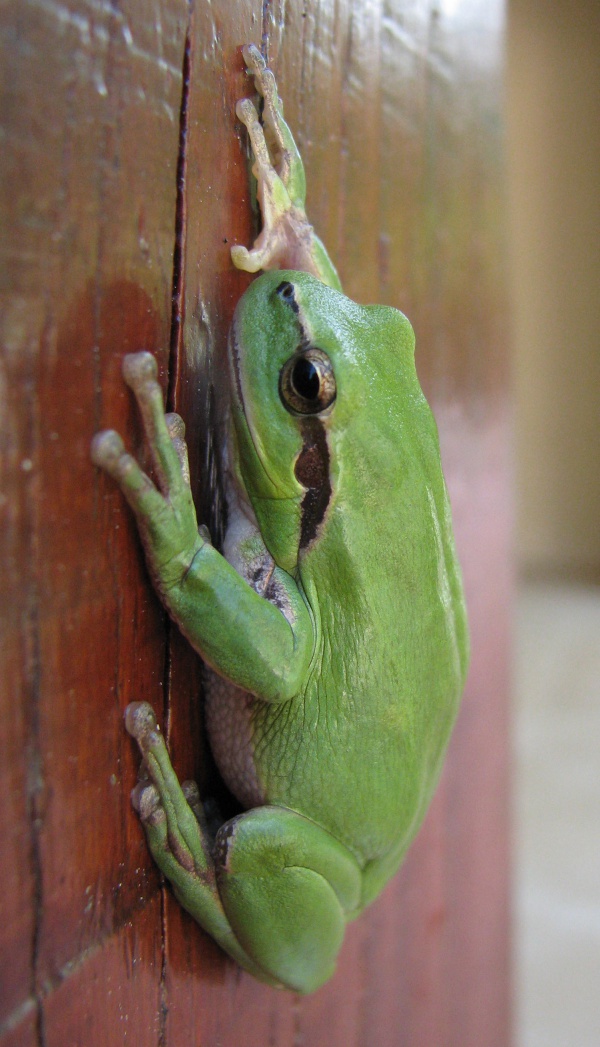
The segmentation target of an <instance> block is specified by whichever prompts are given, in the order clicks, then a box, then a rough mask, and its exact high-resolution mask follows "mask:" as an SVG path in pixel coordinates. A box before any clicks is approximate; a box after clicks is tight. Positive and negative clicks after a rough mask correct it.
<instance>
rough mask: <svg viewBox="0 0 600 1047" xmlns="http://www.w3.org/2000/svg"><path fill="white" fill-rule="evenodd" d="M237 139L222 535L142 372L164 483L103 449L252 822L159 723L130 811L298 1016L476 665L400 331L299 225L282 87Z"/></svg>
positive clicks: (221, 756) (271, 86)
mask: <svg viewBox="0 0 600 1047" xmlns="http://www.w3.org/2000/svg"><path fill="white" fill-rule="evenodd" d="M244 57H245V61H246V64H247V66H248V67H249V70H250V72H251V74H252V76H253V77H254V80H255V83H256V86H257V88H258V90H259V92H260V94H261V95H262V97H263V99H264V113H263V116H262V123H261V122H260V121H259V118H258V115H257V112H256V110H255V108H254V105H253V103H252V102H250V101H249V100H244V101H242V102H240V103H239V104H238V106H237V114H238V117H239V118H240V120H241V121H242V122H243V123H244V124H245V125H246V128H247V130H248V133H249V136H250V141H251V144H252V150H253V154H254V168H253V170H254V174H255V176H256V179H257V189H258V199H259V202H260V205H261V210H262V216H263V230H262V232H261V233H260V235H259V237H258V239H257V241H256V244H255V246H254V247H253V249H251V250H247V249H246V248H244V247H241V246H236V247H234V248H233V249H232V256H233V261H234V263H235V264H236V266H238V267H240V268H242V269H247V270H249V271H251V272H256V271H258V270H259V269H262V270H268V271H265V272H264V273H263V275H261V276H259V277H258V278H257V279H256V280H255V281H254V282H253V283H252V284H251V285H250V287H249V288H248V290H247V291H246V293H245V294H244V296H243V297H242V299H241V301H240V302H239V304H238V306H237V309H236V312H235V316H234V320H233V325H232V329H231V334H230V338H229V372H230V394H229V395H230V405H229V427H228V428H229V432H228V438H227V446H226V448H224V463H225V464H224V470H225V474H226V478H227V481H226V482H227V488H228V490H227V521H228V523H227V532H226V535H225V538H224V542H223V547H222V549H221V550H220V551H218V550H217V549H216V548H215V546H214V545H212V544H211V540H210V537H209V535H208V532H207V530H206V528H204V527H200V528H199V527H198V522H197V519H196V513H195V510H194V504H193V501H192V496H191V493H190V485H189V474H188V468H187V459H186V448H185V443H184V439H183V437H184V425H183V422H182V420H181V419H180V418H179V417H178V416H177V415H172V414H171V415H166V416H165V414H164V409H163V398H162V393H161V389H160V387H159V385H158V383H157V380H156V364H155V361H154V358H153V357H152V356H151V355H150V354H149V353H136V354H134V355H130V356H126V357H125V360H124V376H125V381H126V382H127V384H128V385H129V386H130V387H131V389H132V390H133V392H134V394H135V397H136V399H137V402H138V404H139V408H140V411H141V415H142V419H143V424H144V429H145V434H146V438H147V442H148V445H149V450H150V454H151V458H152V463H153V470H154V476H155V480H156V482H152V481H151V480H150V479H149V477H148V476H146V475H145V473H144V472H143V471H142V470H141V468H140V466H139V465H138V463H137V462H136V461H135V459H134V458H132V457H131V456H130V455H129V454H127V453H126V451H125V450H124V447H123V443H122V440H121V439H120V437H119V436H118V434H117V433H115V432H112V431H108V432H103V433H99V434H98V435H97V436H96V438H95V440H94V444H93V458H94V461H95V462H96V464H97V465H99V466H101V467H102V468H103V469H104V470H106V472H107V473H109V474H110V475H111V476H112V477H113V478H114V479H115V480H116V481H117V483H118V484H119V486H120V488H121V490H122V492H123V494H124V495H125V497H126V499H127V501H128V502H129V505H130V506H131V508H132V510H133V512H134V513H135V516H136V519H137V523H138V527H139V531H140V535H141V539H142V542H143V544H144V548H145V552H146V558H147V563H148V568H149V572H150V575H151V577H152V580H153V582H154V584H155V586H156V589H157V591H158V593H159V595H160V597H161V599H162V601H163V602H164V604H165V607H166V608H167V610H168V611H169V614H170V615H171V617H172V618H173V619H174V621H175V622H176V623H177V625H178V626H179V628H180V629H181V631H182V632H183V634H184V635H185V636H186V637H187V638H188V640H189V641H190V643H191V644H192V645H193V647H194V648H195V649H196V650H197V651H198V652H199V653H200V654H201V655H202V658H203V659H204V661H205V663H206V665H207V666H208V667H209V669H210V672H209V674H208V675H209V681H208V684H207V695H206V720H207V725H208V732H209V737H210V741H211V745H212V749H213V751H214V755H215V758H216V761H217V764H218V766H219V768H220V771H221V773H222V775H223V778H224V779H225V782H226V783H227V784H228V786H229V788H230V790H231V791H232V792H233V794H234V795H235V797H237V799H238V800H239V802H240V804H241V806H242V808H243V811H244V813H241V814H239V815H237V816H236V817H234V818H232V819H231V820H229V821H227V822H225V824H223V825H221V827H220V828H219V829H218V831H217V832H216V834H215V833H214V832H212V831H211V829H210V828H209V826H208V823H207V819H206V817H205V815H204V811H203V806H202V803H201V801H200V798H199V796H198V789H197V787H196V786H195V785H194V784H193V783H184V784H183V785H180V784H179V781H178V779H177V777H176V775H175V773H174V771H173V769H172V767H171V763H170V761H169V756H168V754H167V750H166V747H165V743H164V739H163V736H162V735H161V733H160V729H159V727H158V726H157V723H156V720H155V718H154V714H153V712H152V709H151V708H150V706H149V705H148V704H147V703H144V702H139V703H135V704H133V705H130V706H129V708H128V709H127V712H126V725H127V729H128V731H129V732H130V734H132V735H133V737H134V738H135V739H136V740H137V742H138V745H139V747H140V750H141V752H142V755H143V767H142V771H143V773H142V779H141V781H140V783H139V785H138V787H137V789H136V790H134V805H135V806H136V808H137V810H138V811H139V815H140V818H141V821H142V824H143V826H144V829H145V831H146V835H147V838H148V843H149V846H150V849H151V851H152V854H153V855H154V858H155V859H156V861H157V863H158V865H159V866H160V868H161V869H162V871H163V873H164V874H165V876H166V877H167V879H168V880H169V881H170V883H171V885H172V887H173V890H174V892H175V894H176V896H177V898H178V899H179V900H180V902H181V904H182V905H183V906H184V907H185V908H186V909H187V910H188V912H189V913H191V915H192V916H193V917H194V919H195V920H197V921H198V923H199V924H200V925H201V927H203V928H204V929H205V930H206V931H207V932H208V933H209V934H211V935H212V937H213V938H214V939H215V940H216V941H217V942H218V943H219V944H220V945H221V946H222V948H223V949H224V950H225V951H226V952H227V953H229V955H230V956H232V957H233V958H234V959H235V960H236V961H237V962H238V963H239V964H240V965H241V966H242V967H244V968H245V969H246V970H247V971H250V972H251V973H252V974H253V975H255V976H256V977H257V978H259V979H261V981H264V982H267V983H269V984H270V985H274V986H284V987H287V988H290V989H294V990H296V991H299V992H303V993H306V992H311V991H312V990H314V989H316V988H318V986H320V985H322V984H323V982H325V981H326V980H327V979H328V978H329V977H330V976H331V974H332V973H333V971H334V968H335V962H336V957H337V954H338V951H339V949H340V946H341V944H342V940H343V937H344V929H345V926H346V923H347V922H348V921H349V920H353V919H354V918H355V917H356V916H358V915H359V914H360V913H361V912H362V910H363V909H364V908H365V906H367V905H369V903H370V902H371V901H372V900H373V899H374V898H375V897H376V895H377V894H378V893H379V892H380V891H381V889H382V887H383V886H384V884H385V883H386V882H387V881H388V880H389V878H390V877H391V876H393V874H394V873H395V872H396V870H397V869H398V866H399V865H400V863H401V862H402V859H403V857H404V855H405V854H406V850H407V848H408V846H409V844H410V842H411V840H412V839H413V837H414V835H415V833H416V832H417V829H418V827H419V825H420V823H421V821H422V819H423V817H424V815H425V812H426V810H427V806H428V804H429V802H430V799H431V796H432V793H433V791H434V788H435V785H436V782H437V780H438V776H439V774H440V769H441V766H442V761H443V758H444V751H445V749H446V745H447V742H448V738H449V735H450V731H451V729H452V725H453V723H454V719H455V717H456V712H457V707H458V703H459V699H460V694H461V690H462V687H463V683H464V678H465V670H466V665H467V647H468V641H467V630H466V619H465V609H464V603H463V594H462V587H461V579H460V572H459V568H458V565H457V560H456V555H455V550H454V542H453V537H452V526H451V520H450V509H449V505H448V497H447V493H446V487H445V483H444V478H443V476H442V470H441V466H440V454H439V446H438V437H437V431H436V426H435V423H434V420H433V417H432V415H431V412H430V410H429V407H428V405H427V403H426V401H425V399H424V397H423V394H422V392H421V389H420V387H419V383H418V381H417V377H416V373H415V366H414V337H413V331H412V328H411V325H410V323H409V322H408V320H407V319H406V317H405V316H403V315H402V313H400V312H398V311H397V310H396V309H392V308H390V307H387V306H380V305H369V306H363V305H357V304H356V303H355V302H352V301H350V299H348V298H346V297H345V295H344V294H342V292H341V290H340V285H339V280H338V277H337V274H336V271H335V269H334V267H333V265H332V263H331V261H330V260H329V258H328V256H327V253H326V251H325V248H324V247H323V245H322V243H321V242H320V240H318V238H317V237H316V235H315V234H314V232H313V230H312V228H311V226H310V225H309V223H308V221H307V218H306V214H305V211H304V198H305V180H304V170H303V166H302V161H301V159H300V155H299V153H298V150H297V148H296V146H295V143H294V140H293V138H292V136H291V133H290V131H289V128H288V127H287V125H286V123H285V122H284V119H283V112H282V106H281V102H280V100H279V98H278V95H277V88H276V85H275V81H274V78H273V74H272V73H271V72H270V70H268V69H267V68H266V66H265V63H264V61H263V59H262V58H261V56H260V54H259V52H258V51H257V49H256V48H255V47H252V46H250V47H246V48H244Z"/></svg>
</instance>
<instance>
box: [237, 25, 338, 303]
mask: <svg viewBox="0 0 600 1047" xmlns="http://www.w3.org/2000/svg"><path fill="white" fill-rule="evenodd" d="M243 55H244V60H245V62H246V65H247V67H248V70H249V71H250V73H251V74H252V76H253V77H254V82H255V84H256V88H257V90H258V91H259V93H260V94H261V95H262V97H263V99H264V111H263V124H264V126H263V124H261V123H260V119H259V116H258V113H257V111H256V108H255V106H254V104H253V102H252V101H251V100H250V99H249V98H244V99H242V100H241V101H239V102H238V103H237V106H236V113H237V116H238V118H239V120H241V122H242V123H243V124H244V125H245V127H246V128H247V131H248V135H249V138H250V143H251V146H252V152H253V154H254V165H253V168H252V170H253V173H254V175H255V177H256V180H257V195H258V200H259V204H260V209H261V213H262V220H263V228H262V231H261V232H260V233H259V235H258V237H257V239H256V241H255V243H254V246H253V247H252V248H251V249H250V250H248V249H247V248H246V247H243V246H241V245H240V244H236V245H235V246H234V247H232V248H231V257H232V259H233V262H234V265H236V266H237V267H238V269H244V270H246V271H247V272H250V273H256V272H258V270H259V269H294V270H300V271H302V272H308V273H312V274H313V275H314V276H317V277H318V278H319V279H320V280H322V281H323V282H324V283H327V284H329V286H331V287H336V288H338V289H339V287H340V283H339V278H338V276H337V273H336V271H335V268H334V266H333V264H332V262H331V261H330V259H329V257H328V255H327V252H326V251H325V248H324V247H323V244H322V243H321V241H320V240H319V238H318V237H317V236H316V234H315V232H314V230H313V228H312V226H311V225H310V223H309V221H308V219H307V217H306V212H305V199H306V178H305V175H304V165H303V163H302V158H301V156H300V153H299V152H298V147H297V146H296V143H295V142H294V138H293V136H292V133H291V131H290V129H289V127H288V125H287V124H286V122H285V120H284V118H283V107H282V104H281V100H280V98H279V96H278V94H277V85H276V83H275V77H274V76H273V73H272V72H271V70H270V69H268V68H267V66H266V63H265V60H264V58H263V57H262V55H261V54H260V51H259V50H258V48H256V47H255V46H254V45H253V44H249V45H247V46H246V47H244V48H243Z"/></svg>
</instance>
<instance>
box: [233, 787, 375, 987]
mask: <svg viewBox="0 0 600 1047" xmlns="http://www.w3.org/2000/svg"><path fill="white" fill-rule="evenodd" d="M214 853H215V868H216V874H217V884H218V887H219V894H220V897H221V899H222V901H223V904H224V907H225V909H226V912H227V915H228V917H229V920H230V922H231V925H232V927H233V929H234V931H235V933H236V937H237V939H238V941H239V942H240V943H241V945H242V946H243V948H244V949H245V950H246V952H248V953H249V954H250V955H251V956H252V958H253V959H254V960H255V961H256V963H257V964H258V965H259V966H260V968H261V969H262V970H264V971H267V972H269V973H270V974H271V975H272V977H274V978H276V979H277V980H279V981H281V982H283V983H284V984H285V985H287V986H289V988H291V989H295V990H296V991H297V992H303V993H306V992H313V991H314V990H315V989H317V988H318V987H319V986H320V985H322V984H323V983H324V982H325V981H327V979H328V978H329V977H331V975H332V974H333V971H334V969H335V961H336V958H337V954H338V952H339V949H340V946H341V944H342V941H343V937H344V931H345V926H346V921H347V920H348V919H349V918H351V916H353V915H354V914H355V913H356V910H357V909H358V906H359V903H360V887H361V872H360V869H359V867H358V865H357V863H356V861H355V859H354V857H353V856H352V855H351V854H350V852H349V851H347V850H346V848H345V847H344V846H343V844H341V843H339V841H337V840H336V839H334V837H332V836H331V835H330V834H329V833H327V832H326V831H325V830H324V829H322V828H321V827H320V826H318V825H316V824H315V823H314V822H312V821H311V820H310V819H308V818H304V817H303V816H302V815H299V814H297V813H296V812H294V811H290V810H288V809H287V808H283V807H275V806H270V807H257V808H254V809H253V810H251V811H248V812H247V813H246V814H242V815H239V816H238V817H237V818H234V819H232V820H231V821H230V822H227V823H226V824H225V825H224V826H222V828H221V829H220V830H219V832H218V833H217V838H216V841H215V852H214Z"/></svg>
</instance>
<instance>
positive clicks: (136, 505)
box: [91, 353, 204, 593]
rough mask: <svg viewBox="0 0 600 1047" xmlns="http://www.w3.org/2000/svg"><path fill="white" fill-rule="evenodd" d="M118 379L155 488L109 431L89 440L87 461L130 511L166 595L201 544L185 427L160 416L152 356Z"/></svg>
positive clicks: (127, 367)
mask: <svg viewBox="0 0 600 1047" xmlns="http://www.w3.org/2000/svg"><path fill="white" fill-rule="evenodd" d="M123 376H124V378H125V381H126V382H127V384H128V386H129V387H130V388H131V389H132V391H133V393H134V394H135V397H136V400H137V403H138V407H139V409H140V412H141V415H142V422H143V425H144V431H145V435H146V441H147V444H148V448H149V451H150V456H151V460H152V467H153V470H154V475H155V477H156V480H157V484H156V485H155V484H154V483H153V482H152V480H151V479H150V477H149V476H147V475H146V473H145V472H144V471H143V470H142V469H141V467H140V465H139V464H138V462H137V461H136V460H135V458H133V457H132V455H130V454H128V453H127V451H126V450H125V447H124V444H123V441H122V439H121V437H120V436H119V434H118V433H116V432H114V430H110V429H109V430H106V431H105V432H102V433H98V434H97V435H96V436H95V437H94V439H93V441H92V449H91V450H92V459H93V461H94V462H95V464H96V465H99V466H100V467H101V468H102V469H104V470H105V471H106V472H107V473H108V474H109V475H110V476H112V478H113V479H114V480H116V482H117V483H118V484H119V486H120V488H121V490H122V492H123V494H124V495H125V497H126V498H127V501H128V502H129V504H130V506H131V508H132V509H133V511H134V513H135V515H136V518H137V522H138V527H139V529H140V535H141V537H142V541H143V543H144V546H145V548H146V553H147V556H148V562H149V566H150V569H151V572H152V574H153V575H154V576H155V580H156V584H157V586H158V588H159V590H160V591H161V592H162V593H165V592H167V591H168V590H169V589H171V588H172V587H173V586H174V585H177V584H178V583H179V581H180V579H181V577H182V576H183V575H185V571H186V570H187V568H188V567H189V564H190V563H191V562H192V560H193V557H194V555H195V553H196V552H197V550H198V549H199V548H200V547H201V546H202V545H203V544H204V537H203V536H202V535H199V532H198V525H197V521H196V512H195V509H194V503H193V499H192V492H191V489H190V478H189V466H188V460H187V449H186V446H185V440H184V436H185V426H184V423H183V421H182V419H181V418H180V417H179V415H176V414H169V415H165V413H164V407H163V395H162V390H161V387H160V385H159V384H158V381H157V367H156V360H155V359H154V357H153V356H152V355H151V353H131V354H129V355H128V356H126V357H125V358H124V360H123Z"/></svg>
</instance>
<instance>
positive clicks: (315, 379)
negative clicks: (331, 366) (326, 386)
mask: <svg viewBox="0 0 600 1047" xmlns="http://www.w3.org/2000/svg"><path fill="white" fill-rule="evenodd" d="M292 381H293V383H294V389H295V390H296V392H297V393H298V395H299V396H302V397H303V399H304V400H316V399H317V397H318V395H319V389H320V387H321V380H320V378H319V372H318V371H317V368H316V367H315V365H314V364H312V363H311V362H310V360H298V363H297V364H295V365H294V370H293V373H292Z"/></svg>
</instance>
